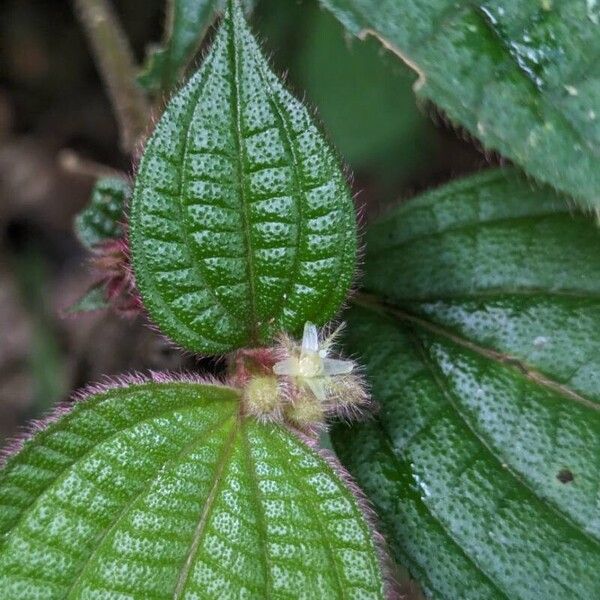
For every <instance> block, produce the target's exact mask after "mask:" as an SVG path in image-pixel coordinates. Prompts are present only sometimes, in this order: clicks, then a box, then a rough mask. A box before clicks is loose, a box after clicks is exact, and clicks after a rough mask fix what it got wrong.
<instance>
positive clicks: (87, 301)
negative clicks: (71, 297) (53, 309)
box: [65, 281, 110, 315]
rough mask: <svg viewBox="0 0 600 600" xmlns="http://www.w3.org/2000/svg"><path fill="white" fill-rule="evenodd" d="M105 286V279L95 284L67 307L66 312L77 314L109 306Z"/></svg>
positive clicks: (104, 308)
mask: <svg viewBox="0 0 600 600" xmlns="http://www.w3.org/2000/svg"><path fill="white" fill-rule="evenodd" d="M104 286H105V284H104V282H103V281H101V282H100V283H97V284H95V285H93V286H92V287H91V288H90V289H89V290H88V291H87V292H86V293H85V294H84V295H83V296H82V297H81V298H79V300H77V301H76V302H74V303H73V304H72V305H71V306H69V308H67V309H66V311H65V312H66V314H68V315H76V314H79V313H87V312H95V311H97V310H106V309H107V308H109V306H110V304H109V303H108V302H107V301H106V293H105V291H104Z"/></svg>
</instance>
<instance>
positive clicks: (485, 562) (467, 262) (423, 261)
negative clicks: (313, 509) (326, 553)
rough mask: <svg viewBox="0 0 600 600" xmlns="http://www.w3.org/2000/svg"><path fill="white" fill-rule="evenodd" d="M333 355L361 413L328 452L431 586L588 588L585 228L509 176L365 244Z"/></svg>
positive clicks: (591, 473) (466, 183) (592, 278)
mask: <svg viewBox="0 0 600 600" xmlns="http://www.w3.org/2000/svg"><path fill="white" fill-rule="evenodd" d="M367 248H368V251H367V253H368V254H367V261H366V268H365V272H366V277H365V286H366V288H367V290H368V291H369V292H371V293H373V294H376V296H377V297H376V296H373V297H368V298H367V299H366V300H364V301H363V303H362V306H361V307H357V308H355V309H354V310H353V311H352V313H351V315H350V318H349V321H350V328H349V334H348V340H347V341H348V349H349V350H350V351H351V352H353V353H355V354H356V356H357V358H358V359H359V360H362V361H363V362H364V364H365V366H366V370H367V373H368V376H369V381H370V383H371V385H372V391H373V396H374V399H375V400H376V401H377V402H378V403H379V404H380V406H381V411H380V413H379V414H378V416H377V419H376V420H375V421H374V422H372V423H369V424H366V425H363V426H359V427H353V428H352V429H351V430H349V431H347V430H343V429H339V430H338V431H337V432H336V434H335V435H334V436H333V439H334V446H335V448H336V450H337V451H338V453H339V455H340V457H341V458H342V460H343V462H345V463H346V464H347V466H349V467H350V470H351V472H352V473H353V474H354V475H355V476H356V478H357V480H358V482H359V484H360V485H361V486H362V487H363V489H365V491H366V492H367V494H368V495H369V496H370V498H371V499H372V501H373V502H374V504H375V509H376V511H377V513H378V514H379V515H380V517H381V519H382V521H383V525H384V533H386V534H387V536H388V542H389V543H390V544H391V546H392V549H393V553H394V555H395V556H396V558H397V559H398V560H399V561H400V562H402V563H403V564H405V565H406V566H408V567H409V568H410V569H411V570H412V572H413V573H414V574H415V575H416V576H417V577H418V578H419V579H420V581H421V582H422V584H423V585H424V587H425V588H426V589H427V590H428V591H429V593H430V594H431V596H432V597H435V598H444V599H448V600H454V599H456V598H461V599H464V600H471V599H475V598H477V599H484V598H485V599H486V600H488V599H492V598H511V599H531V600H534V599H539V598H582V599H584V598H585V599H587V598H593V597H595V596H596V595H597V592H598V589H600V519H599V518H598V517H599V513H598V501H599V495H598V481H599V478H600V379H599V374H600V235H599V234H598V230H597V227H596V225H595V223H594V222H593V220H591V219H588V218H585V217H583V216H581V215H578V214H573V212H572V208H570V207H569V206H568V204H567V203H566V202H565V201H564V200H563V199H561V198H559V197H557V196H555V195H554V194H553V193H552V192H551V191H550V190H548V189H533V188H532V187H531V184H530V183H529V182H527V181H525V180H523V179H521V178H520V177H519V176H517V175H516V174H515V173H514V172H512V171H492V172H488V173H485V174H483V175H479V176H476V177H473V178H470V179H466V180H463V181H460V182H458V183H455V184H452V185H449V186H446V187H445V188H441V189H440V190H438V191H435V192H433V193H429V194H425V195H423V196H422V197H420V198H418V199H416V200H414V201H411V202H408V203H406V204H405V205H403V206H402V207H400V208H399V209H397V210H396V211H395V213H393V214H392V215H390V216H389V217H388V218H387V219H385V220H384V221H381V222H380V223H378V224H376V225H374V226H373V227H372V228H371V230H370V232H369V233H368V237H367Z"/></svg>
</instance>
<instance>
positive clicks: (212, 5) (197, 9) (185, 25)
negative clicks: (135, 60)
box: [138, 0, 219, 92]
mask: <svg viewBox="0 0 600 600" xmlns="http://www.w3.org/2000/svg"><path fill="white" fill-rule="evenodd" d="M218 4H219V0H170V1H169V3H168V9H167V10H168V13H167V26H166V29H165V41H164V43H163V45H162V47H158V48H154V49H152V50H151V52H150V53H149V55H148V59H147V61H146V65H145V67H144V70H143V71H142V73H140V76H139V77H138V81H139V82H140V84H141V85H142V86H143V87H145V88H146V89H147V90H153V91H157V90H164V91H167V92H168V91H170V90H172V89H173V88H174V87H175V86H176V85H177V83H178V82H179V79H180V77H181V76H182V74H183V71H184V69H185V67H186V66H187V64H188V62H189V61H190V60H191V58H192V57H193V55H194V53H195V52H196V51H197V49H198V46H199V45H200V42H201V41H202V38H203V37H204V34H205V32H206V30H207V29H208V26H209V25H210V24H211V22H212V20H213V19H214V17H215V9H216V8H217V5H218Z"/></svg>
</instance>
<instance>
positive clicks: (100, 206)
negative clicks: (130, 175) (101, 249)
mask: <svg viewBox="0 0 600 600" xmlns="http://www.w3.org/2000/svg"><path fill="white" fill-rule="evenodd" d="M130 195H131V188H130V187H129V184H128V183H127V182H126V181H124V180H123V179H119V178H118V177H103V178H101V179H99V180H98V181H97V182H96V185H95V186H94V189H93V190H92V196H91V198H90V203H89V205H88V206H87V207H86V208H85V209H84V210H83V211H82V212H80V213H79V214H78V215H77V217H75V233H76V234H77V237H78V238H79V241H80V242H81V243H82V244H83V245H84V246H85V247H86V248H92V247H93V246H95V245H97V244H99V243H101V242H104V241H106V240H109V239H114V238H119V237H121V236H122V235H123V221H124V220H125V217H124V211H125V207H126V205H127V202H128V201H129V197H130Z"/></svg>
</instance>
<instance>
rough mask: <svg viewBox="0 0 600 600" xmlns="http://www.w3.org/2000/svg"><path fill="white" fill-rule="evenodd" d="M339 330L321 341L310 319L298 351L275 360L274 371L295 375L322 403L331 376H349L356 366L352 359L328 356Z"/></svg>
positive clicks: (280, 374)
mask: <svg viewBox="0 0 600 600" xmlns="http://www.w3.org/2000/svg"><path fill="white" fill-rule="evenodd" d="M338 331H339V329H338V330H336V331H335V332H334V333H333V334H331V335H330V336H329V337H327V338H326V339H324V340H319V333H318V331H317V328H316V326H315V325H314V324H313V323H308V322H307V323H306V324H305V325H304V335H303V337H302V345H301V346H300V349H299V351H298V350H297V349H296V351H295V352H290V353H289V354H290V355H289V356H288V357H287V358H285V359H284V360H281V361H279V362H278V363H276V364H275V365H274V366H273V372H274V373H275V375H277V376H286V377H291V378H293V379H294V380H295V381H296V382H297V383H298V385H300V386H304V387H308V388H309V389H310V390H311V391H312V393H313V394H314V395H315V397H316V398H317V399H318V400H319V401H320V402H325V401H326V400H327V384H328V381H329V378H331V377H336V376H341V375H349V374H350V373H352V370H353V369H354V363H353V362H352V361H349V360H340V359H337V358H329V357H328V356H327V355H328V353H329V352H330V350H331V347H332V345H333V341H334V339H335V337H336V334H337V333H338Z"/></svg>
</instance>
